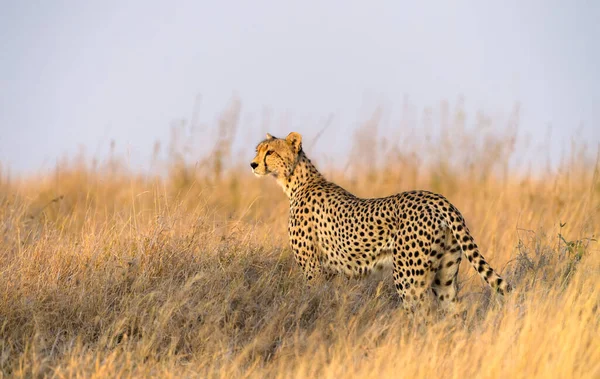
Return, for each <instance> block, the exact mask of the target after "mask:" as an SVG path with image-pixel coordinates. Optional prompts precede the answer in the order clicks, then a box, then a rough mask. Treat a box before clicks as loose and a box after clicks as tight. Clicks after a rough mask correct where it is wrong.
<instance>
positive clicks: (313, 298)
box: [0, 120, 600, 378]
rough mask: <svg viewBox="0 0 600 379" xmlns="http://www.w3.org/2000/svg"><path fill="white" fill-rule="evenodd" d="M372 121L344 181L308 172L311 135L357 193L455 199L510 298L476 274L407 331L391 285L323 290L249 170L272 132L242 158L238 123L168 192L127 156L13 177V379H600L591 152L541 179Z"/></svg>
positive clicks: (465, 136)
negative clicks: (454, 309)
mask: <svg viewBox="0 0 600 379" xmlns="http://www.w3.org/2000/svg"><path fill="white" fill-rule="evenodd" d="M459 121H460V120H459ZM376 123H377V121H373V122H367V123H365V125H364V126H362V127H361V128H359V129H358V130H356V131H355V134H354V138H355V139H354V141H355V143H354V147H353V148H352V156H351V157H348V164H347V165H346V166H345V167H344V166H343V165H342V167H340V165H338V166H333V165H330V164H328V163H327V162H329V161H328V160H327V159H326V158H325V157H323V158H322V159H320V157H319V156H315V155H314V154H313V155H311V149H312V147H311V146H312V144H311V143H310V140H311V137H310V136H308V135H305V141H308V142H305V150H307V153H308V154H309V156H311V158H313V161H314V162H315V163H316V165H317V167H318V168H320V169H321V170H322V172H323V173H324V174H325V175H326V176H327V177H329V178H331V179H334V180H335V181H336V182H338V183H339V184H340V185H342V186H344V187H346V188H347V189H349V190H351V191H354V192H355V193H357V194H359V195H362V196H370V197H374V196H382V195H388V194H392V193H396V192H401V191H405V190H411V189H429V190H433V191H436V192H439V193H442V194H444V195H445V196H446V197H447V198H448V199H449V200H450V201H451V202H452V203H454V204H455V205H456V206H457V207H458V208H459V209H460V210H461V211H462V213H463V215H464V216H465V218H466V220H467V223H468V224H469V226H470V229H471V232H472V233H473V236H474V237H475V240H476V241H477V242H478V244H479V246H480V247H481V249H482V252H483V253H484V255H485V256H486V258H487V259H488V261H489V262H490V264H491V265H492V266H493V267H494V268H496V269H497V270H498V271H499V272H501V273H502V275H503V276H504V277H505V278H506V279H507V280H508V281H509V282H510V283H511V284H512V286H513V287H514V288H515V290H514V292H513V293H511V294H510V295H509V296H507V297H506V298H505V299H503V300H502V299H499V298H498V297H496V296H495V295H493V294H492V293H491V292H490V290H489V289H488V288H486V287H485V286H484V284H483V282H482V281H481V280H480V279H479V277H478V276H477V275H476V273H475V271H474V270H473V268H472V267H470V266H469V265H468V264H467V262H466V261H465V262H464V263H463V264H462V265H461V270H460V274H459V280H460V287H461V290H460V297H461V305H462V307H463V308H464V313H463V314H462V317H460V318H459V319H454V318H446V317H441V316H440V315H437V314H430V315H422V314H414V315H408V314H405V313H404V312H403V311H401V307H400V305H399V302H398V299H397V298H396V295H395V293H394V290H393V288H392V287H393V286H392V283H391V280H390V278H384V279H383V280H382V281H379V280H378V279H377V278H371V279H368V280H364V281H358V280H348V279H346V278H343V277H336V278H334V279H333V280H332V281H329V282H326V281H320V282H318V285H315V286H311V287H308V286H307V285H306V283H305V281H304V279H303V277H302V274H301V272H300V270H299V268H298V267H296V266H295V264H294V262H293V257H292V255H291V252H290V250H289V248H288V243H287V234H286V225H287V210H288V204H287V199H286V198H285V195H284V194H283V193H282V191H281V190H280V189H279V188H278V187H277V186H276V184H275V182H274V181H273V180H270V179H269V178H266V179H264V180H258V179H256V178H254V176H253V175H252V174H251V172H250V169H249V167H248V164H249V162H250V159H251V158H252V153H251V151H252V149H253V148H254V144H255V143H256V142H258V141H259V140H260V139H262V138H263V134H262V133H258V132H257V133H256V137H255V140H253V141H252V142H251V145H252V146H249V148H248V154H247V155H246V156H244V157H245V159H237V158H234V157H235V156H236V155H235V154H234V153H233V152H232V147H231V146H232V143H231V141H232V138H233V137H234V136H233V134H235V133H234V131H235V128H233V127H232V126H231V124H228V123H227V122H225V121H224V122H223V123H221V124H220V126H219V127H218V128H216V129H215V130H214V131H211V132H210V133H209V132H207V136H208V135H209V134H210V136H211V137H210V138H212V140H213V141H215V148H214V149H213V150H212V151H210V153H208V154H206V158H205V159H201V160H199V161H198V162H197V163H196V164H187V163H185V162H186V160H185V159H184V158H182V157H181V156H180V155H178V154H177V153H176V151H177V149H175V150H174V151H175V152H173V151H172V152H171V154H170V155H169V158H168V159H167V160H166V161H165V162H163V163H162V164H161V165H160V170H161V171H162V172H163V173H162V174H161V175H159V174H158V171H159V169H158V168H157V173H156V175H154V174H145V175H140V174H135V173H133V172H131V171H130V170H128V169H127V168H126V163H125V162H126V160H125V159H122V158H119V157H118V156H117V155H114V156H112V157H111V158H110V159H108V160H106V161H102V162H96V163H92V162H91V161H89V162H88V161H87V160H86V159H78V160H73V161H65V162H63V163H61V164H60V165H58V167H57V168H56V169H55V170H52V171H51V172H48V173H44V174H39V175H32V176H29V177H20V178H18V177H12V176H8V175H7V174H6V172H4V173H2V174H0V239H1V244H0V371H1V373H2V375H1V376H11V377H38V376H54V377H71V376H86V377H106V376H118V377H129V376H132V377H161V378H162V377H190V376H200V377H228V378H229V377H245V376H248V377H325V378H329V377H331V378H337V377H341V376H354V377H407V378H425V377H440V378H465V377H467V378H468V377H484V378H489V377H510V378H531V377H540V378H549V377H557V378H598V377H600V317H599V315H600V310H599V304H600V280H599V278H600V254H599V245H598V243H597V242H596V241H595V239H597V238H598V236H599V234H600V179H599V176H600V172H599V168H598V160H597V157H596V154H595V152H594V153H589V152H588V153H586V152H585V151H584V147H581V148H578V147H577V146H575V147H574V149H575V150H574V151H575V153H574V154H572V155H571V156H570V157H568V159H563V161H562V163H560V164H559V165H558V167H555V168H553V169H551V170H542V169H540V170H536V171H535V173H533V174H531V173H530V174H528V173H527V172H526V170H523V169H520V170H517V169H515V168H514V167H513V165H511V164H509V163H508V162H509V161H511V160H514V157H515V155H514V153H513V150H515V149H514V146H515V143H518V142H519V141H515V138H514V134H513V133H512V132H511V133H500V134H498V133H496V134H494V133H492V132H491V130H492V129H490V128H488V129H485V128H483V129H482V130H470V131H467V130H462V131H461V130H456V128H457V127H456V124H455V123H453V124H452V126H449V127H448V128H449V129H444V130H443V132H442V134H440V138H435V139H431V140H423V141H416V140H412V139H411V138H404V139H401V138H399V139H397V141H396V140H395V139H394V138H392V139H390V140H387V141H384V142H382V139H381V137H382V134H383V133H382V132H381V131H380V132H379V133H378V132H377V131H376V129H377V128H376V125H374V124H376ZM458 129H460V128H458ZM297 131H299V132H302V130H297ZM450 131H452V132H450ZM340 132H341V131H340ZM335 134H336V131H333V130H328V131H327V133H326V134H325V135H323V137H322V140H320V141H317V142H315V143H317V144H323V143H326V140H327V139H328V138H333V136H335ZM326 136H329V137H326ZM593 148H594V149H596V146H593ZM579 152H581V153H579ZM542 153H543V154H542ZM542 153H540V157H541V156H544V157H545V156H547V154H548V153H549V152H542ZM544 154H546V155H544ZM330 158H331V157H330ZM540 159H543V158H540ZM343 161H344V162H345V160H343ZM373 162H376V164H373ZM336 167H337V168H336Z"/></svg>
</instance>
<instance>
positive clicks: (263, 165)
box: [250, 132, 302, 176]
mask: <svg viewBox="0 0 600 379" xmlns="http://www.w3.org/2000/svg"><path fill="white" fill-rule="evenodd" d="M301 151H302V136H301V135H300V134H298V133H296V132H292V133H290V134H288V136H287V137H285V139H283V138H276V137H273V136H272V135H270V134H269V133H267V138H266V139H265V140H263V141H262V142H261V143H259V144H258V146H256V156H255V157H254V159H253V160H252V163H250V167H252V172H253V173H254V175H256V176H264V175H268V174H272V175H274V176H281V175H283V176H288V175H289V173H290V172H291V171H292V168H293V167H294V165H295V164H296V161H297V159H298V155H299V154H300V152H301Z"/></svg>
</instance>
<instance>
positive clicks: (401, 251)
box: [393, 233, 434, 313]
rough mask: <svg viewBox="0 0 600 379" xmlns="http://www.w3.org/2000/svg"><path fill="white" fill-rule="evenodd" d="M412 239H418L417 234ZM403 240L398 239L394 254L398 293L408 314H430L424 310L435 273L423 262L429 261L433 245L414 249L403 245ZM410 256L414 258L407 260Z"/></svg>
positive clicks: (395, 282) (395, 281) (427, 310)
mask: <svg viewBox="0 0 600 379" xmlns="http://www.w3.org/2000/svg"><path fill="white" fill-rule="evenodd" d="M411 237H412V238H410V237H409V238H410V239H416V238H417V235H416V233H415V234H414V235H413V236H411ZM405 238H406V236H405V235H404V239H405ZM402 240H403V238H398V239H396V241H395V246H394V254H393V263H394V284H395V287H396V291H397V292H398V295H399V296H400V300H401V301H402V307H403V308H404V310H405V311H406V312H408V313H414V312H415V311H419V312H420V311H425V313H429V311H430V309H426V307H425V308H424V307H423V304H424V303H425V301H426V300H427V299H426V297H427V295H428V293H429V292H428V290H429V288H430V287H431V282H432V281H433V274H434V272H433V271H432V270H429V269H428V267H426V266H423V265H422V261H423V260H425V259H427V255H428V253H429V252H430V250H431V248H430V246H431V245H430V243H429V242H427V243H426V244H424V245H425V246H424V248H423V249H420V248H419V247H417V248H412V246H411V245H408V244H406V243H404V244H403V243H402ZM408 255H410V256H411V257H412V258H408V259H407V256H408Z"/></svg>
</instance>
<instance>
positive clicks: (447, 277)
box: [431, 230, 462, 316]
mask: <svg viewBox="0 0 600 379" xmlns="http://www.w3.org/2000/svg"><path fill="white" fill-rule="evenodd" d="M440 247H441V248H442V254H443V255H442V257H441V259H440V261H439V263H438V266H437V270H436V272H435V278H434V280H433V284H432V286H431V289H432V291H433V294H434V295H435V297H436V299H437V301H438V305H439V309H440V310H441V311H442V313H444V314H450V315H452V316H458V314H459V309H458V306H457V304H458V283H457V277H458V268H459V266H460V261H461V257H462V255H461V250H460V246H459V244H458V241H457V240H456V239H455V238H454V237H453V236H452V234H451V233H450V231H449V230H447V231H446V238H445V243H442V246H440Z"/></svg>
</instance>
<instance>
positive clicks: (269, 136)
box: [267, 133, 275, 139]
mask: <svg viewBox="0 0 600 379" xmlns="http://www.w3.org/2000/svg"><path fill="white" fill-rule="evenodd" d="M274 138H275V137H273V136H272V135H271V134H270V133H267V139H274Z"/></svg>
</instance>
